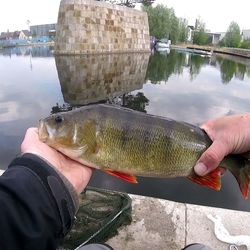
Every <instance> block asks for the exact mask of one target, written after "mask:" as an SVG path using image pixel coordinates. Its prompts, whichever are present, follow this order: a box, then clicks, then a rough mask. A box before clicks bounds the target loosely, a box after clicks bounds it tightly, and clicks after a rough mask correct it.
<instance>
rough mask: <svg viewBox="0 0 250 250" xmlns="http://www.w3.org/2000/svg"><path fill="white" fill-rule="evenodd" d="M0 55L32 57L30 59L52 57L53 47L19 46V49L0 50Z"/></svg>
mask: <svg viewBox="0 0 250 250" xmlns="http://www.w3.org/2000/svg"><path fill="white" fill-rule="evenodd" d="M0 55H3V56H9V57H11V56H13V55H16V56H32V57H53V47H52V46H34V47H27V46H20V47H10V48H6V49H3V50H0Z"/></svg>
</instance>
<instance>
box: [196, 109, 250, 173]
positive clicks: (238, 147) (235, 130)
mask: <svg viewBox="0 0 250 250" xmlns="http://www.w3.org/2000/svg"><path fill="white" fill-rule="evenodd" d="M201 128H203V129H204V130H205V131H206V133H207V134H208V136H209V137H210V139H211V140H212V141H213V143H212V145H211V146H210V147H209V148H208V149H207V150H206V151H205V152H204V153H203V154H202V155H201V157H200V159H199V160H198V161H197V164H196V166H195V167H194V171H195V172H196V174H198V175H200V176H204V175H206V174H208V173H209V172H211V171H212V170H214V169H215V168H217V167H218V166H219V164H220V162H221V161H222V159H223V158H224V157H225V156H226V155H228V154H242V153H248V152H249V151H250V113H247V114H240V115H232V116H224V117H221V118H218V119H215V120H209V121H207V122H206V123H204V124H203V125H202V126H201Z"/></svg>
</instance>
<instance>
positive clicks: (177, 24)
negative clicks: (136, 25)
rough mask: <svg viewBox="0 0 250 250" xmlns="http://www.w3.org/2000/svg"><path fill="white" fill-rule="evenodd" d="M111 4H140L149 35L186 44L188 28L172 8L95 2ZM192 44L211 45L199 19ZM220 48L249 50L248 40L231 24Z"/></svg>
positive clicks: (127, 0)
mask: <svg viewBox="0 0 250 250" xmlns="http://www.w3.org/2000/svg"><path fill="white" fill-rule="evenodd" d="M97 1H106V2H110V3H112V4H119V5H123V6H127V7H130V8H134V7H135V5H136V3H141V4H142V10H143V11H146V12H147V14H148V22H149V33H150V35H151V36H154V37H156V38H157V39H161V38H167V39H170V40H171V42H172V43H173V44H176V43H186V42H188V34H189V27H188V21H187V19H185V18H178V17H177V16H176V15H175V11H174V9H173V8H168V7H167V6H166V5H162V4H159V5H156V6H155V7H153V6H152V4H153V3H154V2H155V0H97ZM192 41H193V44H197V45H209V44H211V43H212V41H211V36H209V34H208V33H207V31H206V24H205V22H204V21H202V19H201V18H197V19H196V22H195V25H194V27H193V31H192ZM219 46H221V47H234V48H244V49H250V39H245V40H243V41H242V38H241V30H240V27H239V25H238V24H237V23H236V22H231V24H230V25H229V27H228V29H227V31H226V34H225V36H224V37H223V39H221V40H220V42H219Z"/></svg>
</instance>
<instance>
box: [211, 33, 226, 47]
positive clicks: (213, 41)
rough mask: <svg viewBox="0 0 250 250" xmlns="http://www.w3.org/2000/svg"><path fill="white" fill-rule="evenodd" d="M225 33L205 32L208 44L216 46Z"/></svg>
mask: <svg viewBox="0 0 250 250" xmlns="http://www.w3.org/2000/svg"><path fill="white" fill-rule="evenodd" d="M225 34H226V32H214V33H213V32H207V35H208V41H209V43H210V44H213V45H217V44H218V43H219V42H220V41H221V40H222V39H223V38H224V36H225Z"/></svg>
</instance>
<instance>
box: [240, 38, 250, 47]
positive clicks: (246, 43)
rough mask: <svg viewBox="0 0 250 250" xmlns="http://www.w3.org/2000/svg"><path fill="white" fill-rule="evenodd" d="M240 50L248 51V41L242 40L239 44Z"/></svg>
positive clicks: (249, 41) (249, 44) (249, 43)
mask: <svg viewBox="0 0 250 250" xmlns="http://www.w3.org/2000/svg"><path fill="white" fill-rule="evenodd" d="M240 48H242V49H250V39H246V40H243V41H242V42H241V44H240Z"/></svg>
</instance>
